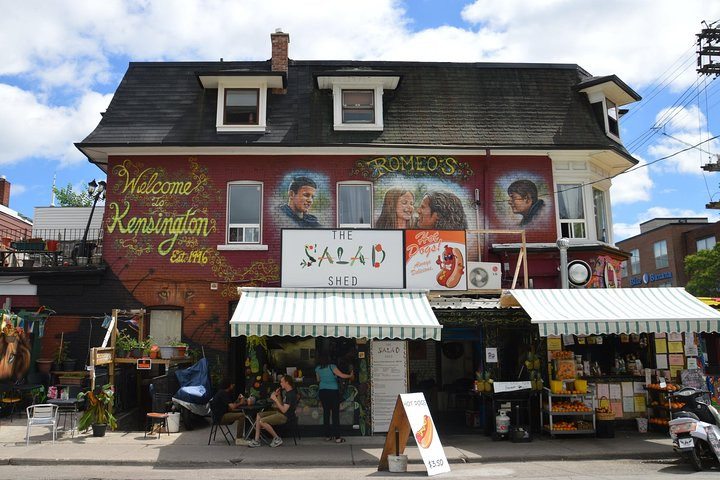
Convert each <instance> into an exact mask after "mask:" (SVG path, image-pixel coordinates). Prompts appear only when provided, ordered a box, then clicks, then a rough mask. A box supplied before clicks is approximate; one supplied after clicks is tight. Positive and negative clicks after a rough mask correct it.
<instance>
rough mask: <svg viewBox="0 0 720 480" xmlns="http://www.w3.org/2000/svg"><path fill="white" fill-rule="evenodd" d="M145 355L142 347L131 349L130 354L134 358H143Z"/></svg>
mask: <svg viewBox="0 0 720 480" xmlns="http://www.w3.org/2000/svg"><path fill="white" fill-rule="evenodd" d="M142 355H143V349H142V348H133V349H132V350H130V356H131V357H133V358H141V357H142Z"/></svg>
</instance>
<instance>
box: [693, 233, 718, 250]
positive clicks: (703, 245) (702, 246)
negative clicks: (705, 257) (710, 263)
mask: <svg viewBox="0 0 720 480" xmlns="http://www.w3.org/2000/svg"><path fill="white" fill-rule="evenodd" d="M711 239H712V245H708V243H709V240H711ZM716 244H717V240H716V238H715V235H710V236H709V237H704V238H698V239H697V240H695V251H697V252H702V251H703V250H712V249H713V248H715V245H716Z"/></svg>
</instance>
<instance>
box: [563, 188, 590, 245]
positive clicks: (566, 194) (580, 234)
mask: <svg viewBox="0 0 720 480" xmlns="http://www.w3.org/2000/svg"><path fill="white" fill-rule="evenodd" d="M557 190H558V194H557V195H558V207H559V208H558V210H559V213H560V232H561V235H562V236H563V237H566V238H587V233H586V226H585V207H584V204H583V195H582V185H580V184H564V185H558V186H557Z"/></svg>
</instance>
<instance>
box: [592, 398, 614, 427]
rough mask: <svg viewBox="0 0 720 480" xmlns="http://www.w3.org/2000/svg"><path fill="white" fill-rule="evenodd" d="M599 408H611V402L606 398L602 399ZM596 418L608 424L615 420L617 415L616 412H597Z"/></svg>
mask: <svg viewBox="0 0 720 480" xmlns="http://www.w3.org/2000/svg"><path fill="white" fill-rule="evenodd" d="M598 407H600V408H610V400H609V399H608V398H607V397H606V396H603V397H601V398H600V401H599V402H598ZM595 418H597V419H598V420H601V421H605V422H607V421H610V420H615V413H614V412H598V411H597V410H596V411H595Z"/></svg>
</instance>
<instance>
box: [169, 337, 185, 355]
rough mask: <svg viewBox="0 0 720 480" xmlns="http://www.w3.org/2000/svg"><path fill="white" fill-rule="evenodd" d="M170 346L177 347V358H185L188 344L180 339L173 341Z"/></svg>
mask: <svg viewBox="0 0 720 480" xmlns="http://www.w3.org/2000/svg"><path fill="white" fill-rule="evenodd" d="M170 346H172V347H175V356H176V357H184V356H185V354H186V353H187V346H188V344H187V343H185V342H182V341H180V340H178V339H175V340H173V341H172V342H170Z"/></svg>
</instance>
